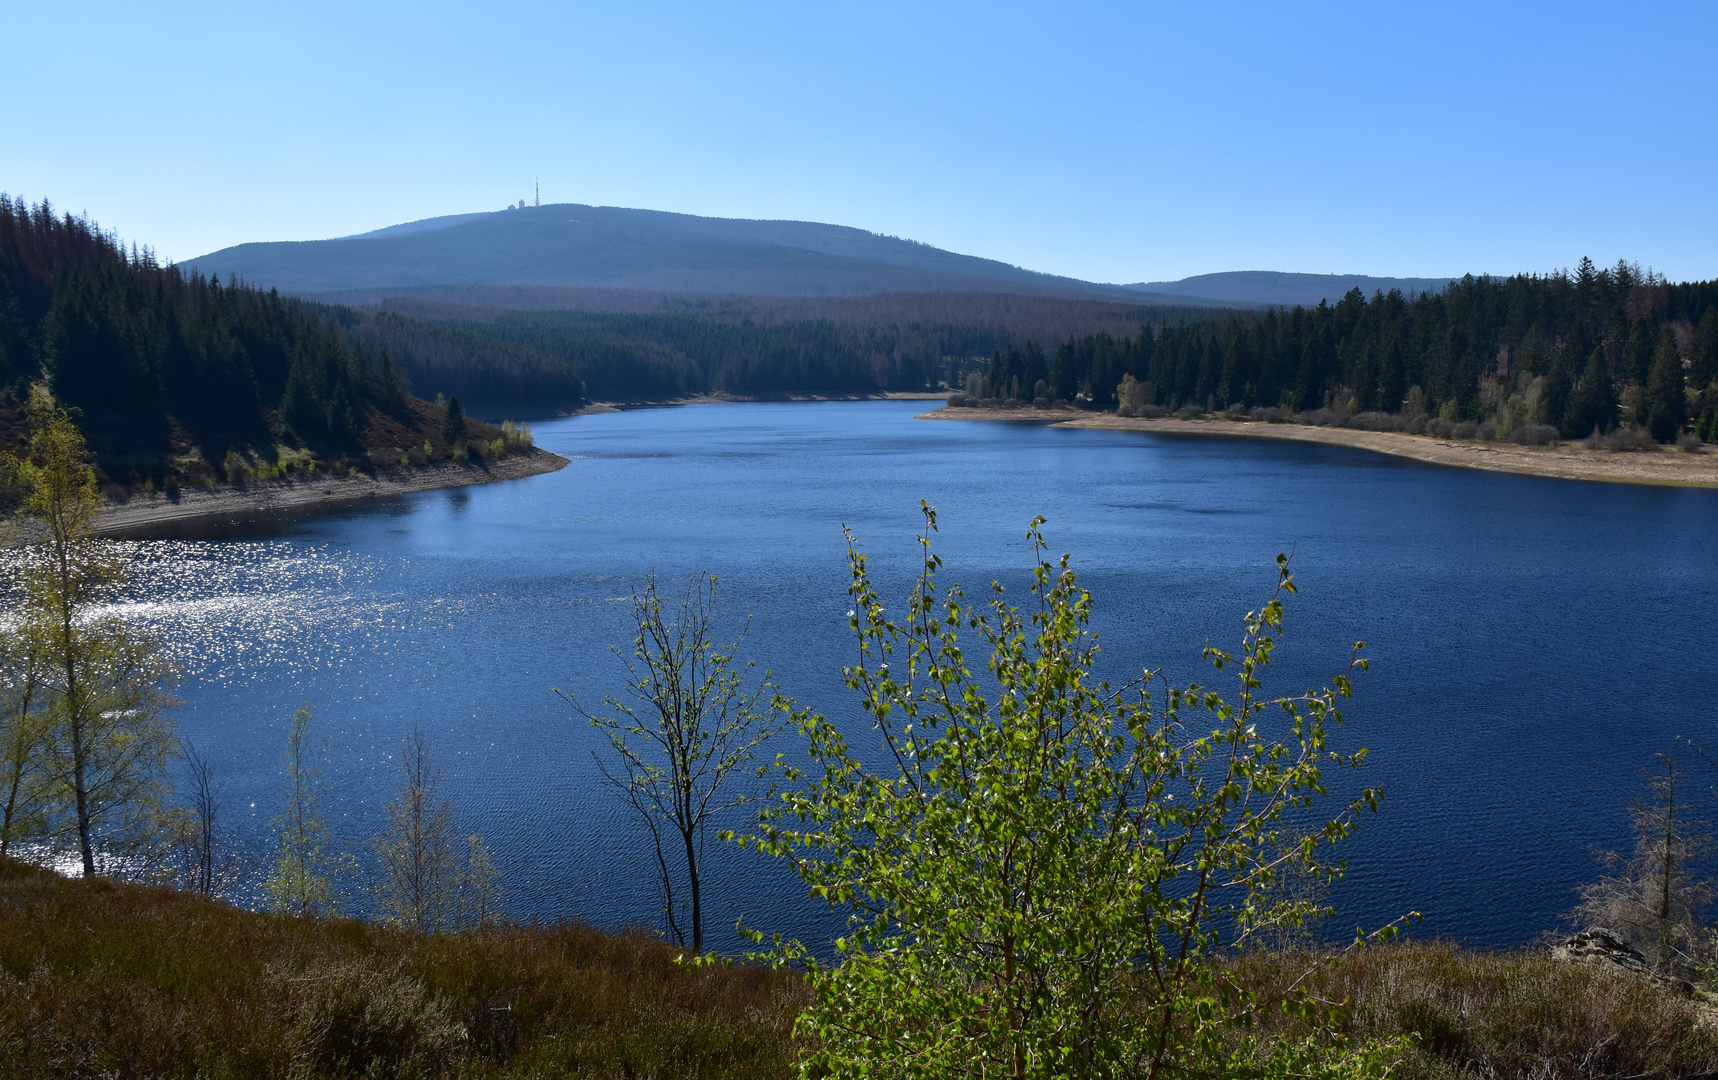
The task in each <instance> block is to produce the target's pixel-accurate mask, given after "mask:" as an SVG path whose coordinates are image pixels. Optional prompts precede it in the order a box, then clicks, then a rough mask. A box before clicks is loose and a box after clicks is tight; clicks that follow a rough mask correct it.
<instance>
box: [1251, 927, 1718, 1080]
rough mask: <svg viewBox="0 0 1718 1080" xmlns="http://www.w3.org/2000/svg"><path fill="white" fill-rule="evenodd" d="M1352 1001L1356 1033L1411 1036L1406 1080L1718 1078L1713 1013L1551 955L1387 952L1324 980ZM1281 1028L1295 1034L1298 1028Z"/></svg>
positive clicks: (1431, 948) (1290, 968)
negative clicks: (1714, 1075)
mask: <svg viewBox="0 0 1718 1080" xmlns="http://www.w3.org/2000/svg"><path fill="white" fill-rule="evenodd" d="M1302 970H1305V966H1304V962H1303V960H1302V959H1300V958H1295V957H1284V956H1255V957H1250V958H1248V959H1247V960H1245V961H1244V962H1243V963H1242V964H1241V965H1240V968H1239V970H1238V974H1239V975H1240V976H1241V977H1242V979H1243V981H1245V982H1246V983H1248V984H1250V985H1253V986H1257V987H1269V986H1272V985H1280V984H1281V983H1282V982H1283V981H1284V980H1285V979H1286V978H1292V974H1291V973H1298V972H1300V971H1302ZM1311 986H1312V988H1313V989H1314V991H1315V992H1316V993H1317V994H1318V995H1319V996H1321V997H1324V998H1325V999H1326V1000H1346V1001H1347V1002H1348V1003H1349V1005H1348V1009H1347V1025H1346V1027H1347V1032H1348V1034H1350V1035H1353V1036H1356V1037H1358V1038H1368V1037H1374V1036H1378V1037H1385V1036H1392V1035H1408V1036H1410V1041H1411V1043H1412V1049H1411V1050H1410V1051H1409V1052H1408V1054H1407V1055H1406V1056H1405V1057H1404V1059H1403V1060H1402V1061H1401V1062H1400V1064H1399V1065H1398V1066H1397V1068H1396V1070H1395V1072H1394V1074H1393V1075H1394V1076H1395V1077H1397V1078H1398V1080H1418V1078H1422V1077H1423V1078H1428V1080H1430V1078H1455V1077H1484V1078H1488V1080H1489V1078H1499V1080H1501V1078H1517V1077H1519V1078H1522V1080H1562V1078H1564V1077H1568V1078H1582V1080H1586V1078H1597V1077H1617V1078H1622V1077H1631V1078H1651V1077H1694V1076H1705V1075H1707V1074H1710V1073H1712V1072H1714V1071H1715V1070H1718V1025H1715V1023H1714V1019H1715V1017H1714V1014H1713V1012H1712V1008H1711V1006H1710V1005H1708V1004H1705V1003H1702V1002H1697V1001H1690V1000H1685V999H1680V998H1677V997H1673V996H1671V995H1669V994H1666V993H1664V992H1663V991H1661V990H1659V989H1658V988H1656V987H1655V986H1653V985H1651V984H1650V983H1648V982H1647V981H1645V980H1643V979H1639V978H1635V977H1633V976H1630V975H1627V974H1621V973H1619V974H1612V973H1610V972H1608V971H1604V970H1598V969H1594V968H1590V967H1585V966H1581V965H1574V964H1564V963H1559V962H1557V961H1554V960H1552V959H1551V958H1550V957H1549V956H1548V955H1547V954H1546V953H1545V952H1544V951H1541V950H1535V951H1531V952H1525V951H1524V952H1504V953H1492V952H1475V951H1470V950H1465V949H1460V948H1457V947H1456V946H1454V945H1451V944H1449V943H1447V942H1433V943H1429V944H1414V943H1409V944H1396V945H1387V946H1380V947H1377V948H1373V949H1370V950H1367V951H1365V952H1362V953H1358V954H1355V955H1353V956H1351V957H1348V958H1347V959H1345V960H1343V961H1341V962H1340V963H1338V964H1335V965H1332V966H1330V967H1329V968H1326V969H1325V970H1324V971H1322V972H1320V973H1319V974H1318V975H1317V976H1315V977H1314V980H1313V982H1312V984H1311ZM1273 1023H1275V1024H1277V1025H1279V1026H1281V1027H1282V1028H1283V1029H1284V1030H1285V1031H1290V1030H1293V1026H1292V1022H1291V1021H1289V1020H1287V1019H1278V1020H1275V1021H1273Z"/></svg>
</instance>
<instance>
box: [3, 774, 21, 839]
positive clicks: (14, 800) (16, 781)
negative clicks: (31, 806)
mask: <svg viewBox="0 0 1718 1080" xmlns="http://www.w3.org/2000/svg"><path fill="white" fill-rule="evenodd" d="M23 782H24V773H23V771H22V770H19V769H14V770H13V771H12V783H11V786H10V788H9V790H8V791H7V792H6V816H5V819H4V820H3V821H0V859H4V858H5V857H6V852H7V849H9V848H10V847H11V846H12V818H13V816H14V815H16V814H17V812H18V789H19V788H21V787H23V786H24V784H23Z"/></svg>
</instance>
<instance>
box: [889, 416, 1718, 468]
mask: <svg viewBox="0 0 1718 1080" xmlns="http://www.w3.org/2000/svg"><path fill="white" fill-rule="evenodd" d="M919 419H920V420H1013V421H1036V422H1038V423H1047V424H1054V425H1056V426H1058V427H1075V428H1104V429H1108V430H1114V431H1144V432H1148V433H1150V434H1153V435H1176V436H1190V437H1198V436H1207V437H1209V436H1219V437H1225V438H1242V439H1278V440H1283V441H1287V442H1315V443H1326V444H1329V445H1332V446H1353V447H1357V448H1359V449H1361V450H1372V451H1375V452H1377V453H1380V454H1391V455H1394V456H1396V457H1404V458H1412V459H1413V460H1415V461H1423V462H1426V463H1427V464H1431V465H1450V466H1454V467H1457V468H1463V469H1485V470H1487V471H1490V472H1507V473H1519V474H1521V475H1523V476H1549V477H1555V478H1557V479H1560V480H1596V481H1602V482H1605V483H1612V484H1658V485H1665V486H1670V487H1710V488H1718V453H1714V452H1713V451H1712V449H1711V448H1709V447H1703V448H1701V449H1699V450H1696V451H1692V452H1685V451H1680V450H1671V449H1660V450H1640V451H1629V452H1617V451H1608V450H1591V449H1588V448H1587V447H1586V446H1583V445H1582V444H1580V443H1578V442H1576V443H1560V444H1558V445H1556V446H1518V445H1516V444H1514V443H1507V442H1465V441H1457V440H1454V439H1439V438H1434V437H1433V436H1430V435H1403V434H1400V433H1397V432H1389V431H1354V430H1352V429H1349V428H1328V427H1305V426H1302V425H1300V424H1266V423H1248V422H1246V421H1238V420H1172V419H1168V418H1164V419H1158V420H1138V419H1132V418H1129V417H1123V416H1113V415H1109V414H1096V413H1076V412H1073V411H1071V410H1069V411H1061V410H1057V411H1039V410H1033V409H1019V410H1006V411H1004V410H996V409H964V408H963V409H951V408H942V409H937V410H935V411H934V412H928V413H923V414H921V415H920V416H919Z"/></svg>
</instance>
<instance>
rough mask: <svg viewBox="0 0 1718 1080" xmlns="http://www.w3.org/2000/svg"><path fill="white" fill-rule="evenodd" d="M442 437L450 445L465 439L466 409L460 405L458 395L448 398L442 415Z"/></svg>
mask: <svg viewBox="0 0 1718 1080" xmlns="http://www.w3.org/2000/svg"><path fill="white" fill-rule="evenodd" d="M441 437H442V439H443V440H445V441H446V442H447V444H448V445H449V446H452V445H455V444H457V443H461V442H464V441H465V410H464V409H462V408H460V407H459V398H457V397H450V398H448V399H447V408H446V409H445V410H443V412H442V415H441Z"/></svg>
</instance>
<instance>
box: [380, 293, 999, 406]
mask: <svg viewBox="0 0 1718 1080" xmlns="http://www.w3.org/2000/svg"><path fill="white" fill-rule="evenodd" d="M402 310H404V311H406V312H408V313H410V314H411V315H413V316H416V319H415V320H414V321H417V322H430V321H432V320H433V321H434V323H435V324H436V325H437V327H439V328H440V329H441V330H442V331H444V332H450V333H454V334H459V335H463V336H467V337H471V338H485V339H490V340H494V341H497V342H501V343H505V344H507V345H512V346H516V347H518V348H520V349H521V350H522V355H529V356H537V357H550V358H553V359H554V360H555V361H558V362H559V363H561V364H563V365H565V366H566V368H567V369H568V370H569V371H571V372H573V373H576V375H577V377H578V378H579V379H581V380H582V382H583V383H584V385H585V388H586V392H587V393H588V394H589V395H590V396H591V397H593V398H597V399H602V400H640V399H658V400H660V399H665V398H675V397H683V396H686V395H690V394H701V393H713V392H724V393H730V394H738V395H745V396H753V397H770V396H775V395H782V394H869V393H876V392H878V391H886V390H934V389H936V388H937V387H938V385H939V384H940V383H941V381H943V380H945V379H947V378H948V376H949V372H950V366H951V364H952V365H953V366H954V369H955V370H956V372H957V373H958V372H960V371H963V370H965V367H969V366H971V365H972V364H973V363H974V358H977V357H984V356H988V355H990V354H991V353H993V352H995V351H996V350H997V349H1000V348H1002V347H1004V346H1005V345H1007V344H1008V343H1009V341H1010V340H1011V336H1010V334H1009V333H1008V331H1006V330H1004V329H1001V328H999V327H987V326H980V325H974V324H966V325H948V324H944V325H936V326H919V325H910V326H900V325H895V324H889V325H880V326H879V325H865V324H838V323H835V322H832V321H830V320H827V319H805V320H794V321H790V322H760V321H754V320H753V319H751V318H749V317H738V318H736V317H730V316H726V315H723V314H721V313H709V312H687V313H653V314H624V313H612V312H572V311H496V310H493V309H484V308H457V307H453V306H447V305H437V306H434V307H431V306H428V305H422V306H420V305H410V306H403V307H402ZM383 318H385V317H383ZM381 322H382V318H378V319H377V320H375V323H376V324H380V323H381ZM359 337H360V339H361V340H362V333H361V332H360V335H359ZM963 365H964V366H963ZM412 377H413V380H414V382H416V381H417V380H418V375H417V374H416V372H415V371H414V372H413V375H412ZM501 377H502V378H506V377H507V376H505V375H502V376H501Z"/></svg>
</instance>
